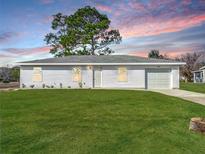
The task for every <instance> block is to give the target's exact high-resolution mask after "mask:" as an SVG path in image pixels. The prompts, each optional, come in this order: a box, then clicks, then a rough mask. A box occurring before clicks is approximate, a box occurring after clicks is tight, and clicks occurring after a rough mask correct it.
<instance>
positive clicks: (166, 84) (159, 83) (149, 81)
mask: <svg viewBox="0 0 205 154" xmlns="http://www.w3.org/2000/svg"><path fill="white" fill-rule="evenodd" d="M146 88H147V89H170V88H171V70H170V69H163V68H162V69H147V70H146Z"/></svg>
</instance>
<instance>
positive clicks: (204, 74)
mask: <svg viewBox="0 0 205 154" xmlns="http://www.w3.org/2000/svg"><path fill="white" fill-rule="evenodd" d="M193 76H194V83H205V66H203V67H201V68H200V69H199V70H197V71H193Z"/></svg>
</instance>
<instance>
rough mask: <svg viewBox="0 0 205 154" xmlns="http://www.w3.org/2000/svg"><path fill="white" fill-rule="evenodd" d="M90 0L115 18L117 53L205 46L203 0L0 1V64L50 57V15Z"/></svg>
mask: <svg viewBox="0 0 205 154" xmlns="http://www.w3.org/2000/svg"><path fill="white" fill-rule="evenodd" d="M86 5H90V6H93V7H96V8H97V9H98V10H99V11H100V12H101V13H103V14H107V15H108V17H109V18H110V19H111V27H114V28H117V29H119V30H120V33H121V35H122V37H123V41H122V43H121V44H119V45H113V46H112V48H113V49H114V50H115V54H130V55H138V56H146V55H147V52H149V51H150V50H151V49H158V50H160V51H161V52H162V53H163V54H167V55H169V56H171V57H175V56H179V55H180V54H184V53H187V52H199V51H204V49H205V0H75V1H73V0H0V65H5V64H7V63H14V62H18V61H24V60H31V59H39V58H46V57H52V55H51V54H50V53H49V47H48V46H47V45H46V43H45V42H44V36H45V35H46V34H47V33H48V32H50V31H51V28H50V25H51V21H52V15H53V14H56V13H58V12H62V13H63V14H66V15H69V14H72V13H73V12H75V11H76V10H77V9H78V8H80V7H84V6H86Z"/></svg>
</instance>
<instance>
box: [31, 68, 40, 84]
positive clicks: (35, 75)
mask: <svg viewBox="0 0 205 154" xmlns="http://www.w3.org/2000/svg"><path fill="white" fill-rule="evenodd" d="M33 81H34V82H41V81H42V69H41V67H34V68H33Z"/></svg>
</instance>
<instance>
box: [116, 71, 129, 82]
mask: <svg viewBox="0 0 205 154" xmlns="http://www.w3.org/2000/svg"><path fill="white" fill-rule="evenodd" d="M118 81H119V82H127V68H126V67H119V68H118Z"/></svg>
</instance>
